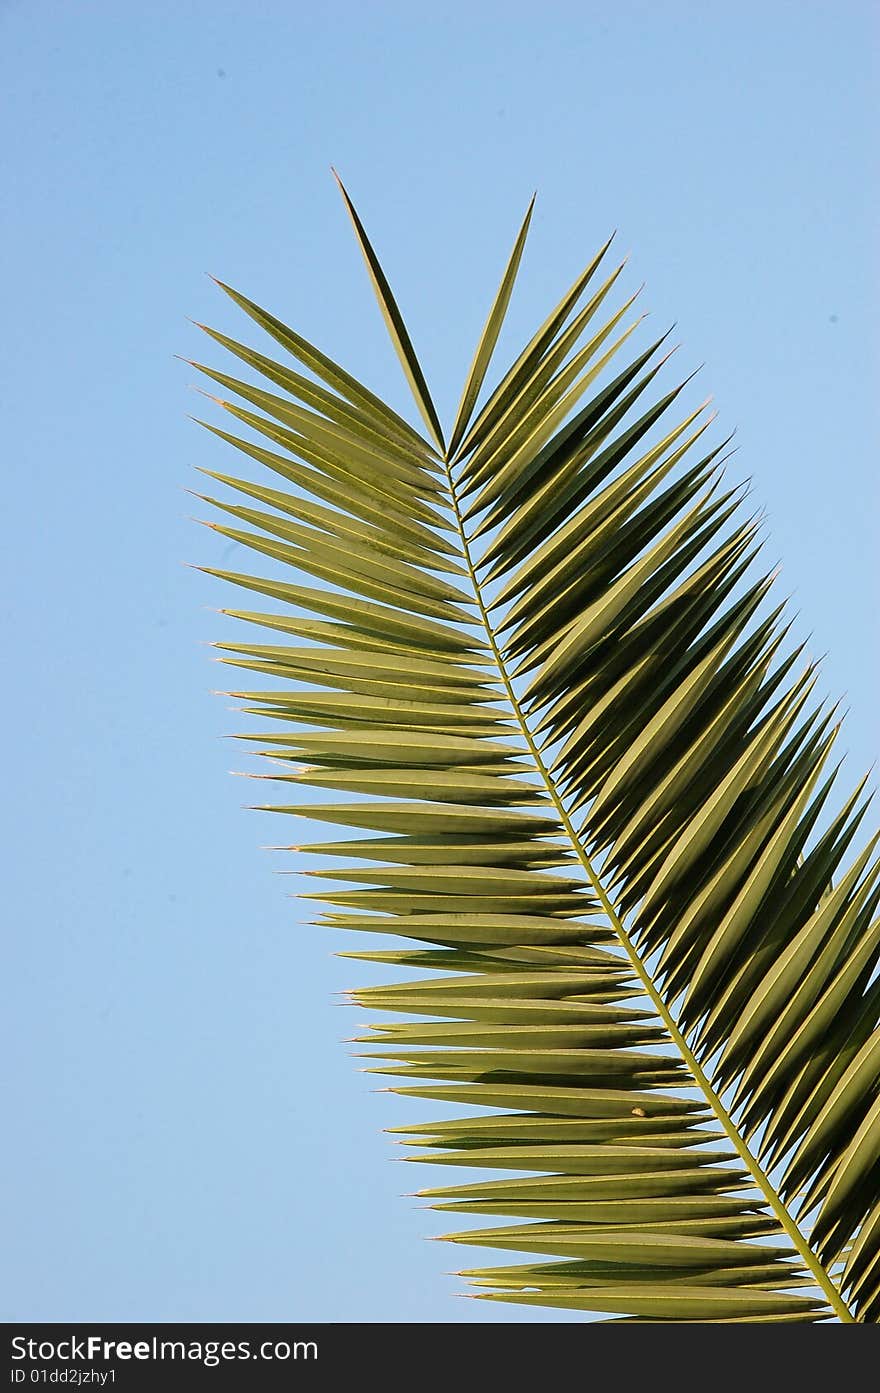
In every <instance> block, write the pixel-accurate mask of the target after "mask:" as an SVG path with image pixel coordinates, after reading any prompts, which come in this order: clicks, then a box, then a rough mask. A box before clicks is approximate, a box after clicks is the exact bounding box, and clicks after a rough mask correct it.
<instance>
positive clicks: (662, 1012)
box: [444, 457, 855, 1323]
mask: <svg viewBox="0 0 880 1393" xmlns="http://www.w3.org/2000/svg"><path fill="white" fill-rule="evenodd" d="M444 465H445V468H446V477H447V480H448V484H449V497H450V502H451V505H452V510H453V513H454V516H455V524H456V528H457V530H458V534H459V538H460V541H461V546H462V552H463V556H464V561H465V565H466V566H467V570H468V575H469V576H470V581H471V585H472V588H473V592H474V600H475V603H476V606H477V608H478V610H479V612H480V618H481V621H482V624H483V628H484V629H485V632H486V638H487V639H488V641H489V645H490V647H491V649H492V654H493V657H494V659H495V665H496V667H497V668H498V673H499V676H500V678H501V681H502V683H503V684H504V689H505V691H506V694H507V699H508V701H509V702H510V705H511V707H512V709H513V713H514V715H515V717H516V719H517V722H518V723H519V726H520V730H521V733H522V736H523V739H524V740H525V742H526V744H527V746H528V748H529V752H530V753H531V756H532V758H533V760H534V761H535V765H536V767H537V769H538V772H539V773H540V775H541V778H542V779H543V780H544V784H545V786H546V789H547V793H548V796H549V797H550V799H551V801H552V802H553V805H554V807H555V808H556V811H557V813H558V815H559V819H560V821H561V822H562V825H563V826H564V828H565V830H566V832H567V833H568V836H569V838H570V839H571V843H572V846H573V847H574V850H575V854H576V855H577V857H578V860H579V861H580V863H581V866H582V868H583V871H584V874H585V875H586V877H587V879H588V880H589V882H590V885H591V886H592V887H593V890H594V892H595V894H596V897H597V899H598V900H599V902H600V904H601V905H602V908H603V910H604V911H605V913H606V915H607V916H608V920H609V922H610V924H611V926H612V927H613V928H614V930H615V932H616V933H617V935H618V937H619V939H620V942H621V944H622V946H623V948H624V950H625V952H626V955H627V957H628V958H629V960H630V963H631V964H632V968H633V971H634V972H635V973H636V975H637V977H638V978H639V981H640V982H641V984H642V986H643V988H644V990H645V995H646V996H647V997H648V998H649V1000H650V1001H651V1003H652V1004H653V1006H654V1009H655V1011H656V1012H657V1014H658V1016H659V1017H660V1019H661V1020H662V1021H663V1024H664V1025H665V1027H666V1029H667V1031H668V1032H669V1036H670V1038H671V1040H672V1042H673V1044H674V1045H675V1046H676V1047H677V1049H678V1050H679V1052H680V1054H681V1056H682V1058H683V1059H684V1061H685V1063H686V1064H687V1066H688V1068H689V1069H690V1071H691V1074H692V1075H693V1077H694V1080H695V1081H696V1083H697V1084H698V1086H699V1087H700V1089H701V1090H702V1092H703V1093H704V1094H705V1097H706V1099H707V1101H708V1102H709V1104H710V1106H711V1108H712V1110H713V1112H714V1113H715V1115H716V1117H717V1118H718V1121H719V1123H720V1124H721V1126H722V1127H723V1129H724V1132H725V1134H726V1135H727V1138H728V1140H729V1141H730V1144H731V1146H732V1147H733V1148H734V1150H735V1151H736V1153H737V1155H738V1156H739V1157H740V1159H741V1161H742V1162H743V1164H744V1165H745V1166H746V1167H747V1169H748V1170H749V1172H750V1174H751V1176H752V1177H753V1179H754V1182H755V1185H756V1186H757V1188H758V1189H760V1190H761V1191H762V1192H763V1194H764V1197H765V1199H766V1201H767V1204H768V1205H769V1206H770V1208H771V1209H772V1211H773V1213H774V1214H775V1216H776V1218H777V1220H778V1221H779V1224H780V1226H781V1228H782V1229H783V1230H784V1231H785V1233H786V1234H787V1235H788V1237H789V1239H790V1241H791V1243H792V1245H793V1247H794V1248H795V1249H796V1251H797V1252H798V1253H799V1254H800V1256H801V1258H802V1259H803V1262H804V1265H805V1267H807V1268H808V1270H809V1271H810V1272H811V1274H812V1275H813V1277H814V1278H815V1280H816V1285H817V1286H818V1287H819V1288H820V1290H821V1291H822V1292H823V1294H824V1296H825V1297H826V1299H827V1301H828V1304H829V1306H831V1308H832V1310H833V1311H834V1313H835V1315H836V1316H837V1317H838V1319H839V1320H840V1321H842V1322H845V1323H850V1322H851V1323H855V1317H854V1316H853V1315H852V1313H851V1312H850V1310H849V1307H848V1306H847V1304H846V1302H845V1301H844V1299H843V1297H842V1296H841V1294H840V1292H839V1291H838V1289H837V1287H836V1286H835V1285H834V1283H833V1282H832V1280H831V1277H830V1275H829V1273H828V1272H826V1270H825V1268H824V1267H823V1266H822V1264H821V1262H820V1261H819V1259H818V1257H817V1256H816V1254H815V1253H814V1252H813V1249H812V1248H811V1247H810V1244H809V1242H808V1241H807V1239H806V1238H805V1236H804V1235H803V1233H802V1232H801V1230H800V1229H799V1227H798V1225H797V1223H796V1222H795V1220H794V1219H793V1217H792V1216H791V1214H790V1213H789V1211H788V1209H787V1208H786V1206H785V1204H784V1203H783V1201H782V1200H781V1199H780V1197H779V1195H778V1194H777V1192H776V1189H775V1187H774V1185H773V1183H772V1181H771V1180H770V1178H769V1176H768V1175H767V1172H766V1171H765V1170H764V1168H763V1167H762V1166H761V1165H760V1163H759V1162H758V1160H757V1159H756V1157H755V1156H754V1155H753V1154H752V1152H751V1150H750V1149H749V1147H748V1145H747V1143H746V1142H745V1141H744V1140H743V1138H742V1137H741V1136H740V1134H739V1130H738V1129H737V1127H736V1125H735V1123H734V1122H733V1121H732V1119H731V1117H730V1115H729V1114H728V1112H727V1109H726V1108H725V1106H724V1104H723V1102H722V1101H721V1098H720V1097H719V1095H718V1094H717V1093H716V1091H715V1089H714V1088H713V1087H712V1084H711V1083H710V1082H709V1079H708V1078H707V1076H706V1074H705V1073H704V1071H703V1069H702V1067H701V1065H700V1062H699V1060H698V1059H697V1057H696V1056H695V1054H694V1053H693V1051H692V1050H691V1049H690V1047H689V1045H688V1043H687V1040H686V1039H685V1037H684V1035H683V1034H682V1032H681V1030H680V1029H679V1027H678V1025H677V1023H676V1021H675V1019H674V1017H673V1016H672V1014H671V1012H670V1010H669V1009H668V1007H667V1005H666V1003H665V1002H664V1000H663V998H662V997H661V995H660V993H659V992H658V990H657V988H656V986H655V984H654V981H653V978H652V976H651V974H650V972H649V971H648V969H647V967H646V966H645V963H644V961H643V959H642V957H641V955H640V954H639V952H638V949H637V948H636V946H635V944H634V943H633V941H632V939H631V937H630V935H629V933H628V932H627V930H626V927H625V926H624V924H623V921H622V919H621V917H620V915H619V914H618V913H617V910H616V909H615V907H614V905H613V904H612V902H611V900H610V898H609V897H608V894H607V893H606V891H605V887H604V886H603V884H602V881H601V878H600V876H599V873H598V872H597V871H596V869H595V868H594V866H593V863H592V860H591V858H590V856H589V853H588V852H587V850H586V848H585V847H584V845H583V842H582V841H581V838H580V836H579V834H578V832H577V831H576V829H575V826H574V824H573V822H572V820H571V817H570V815H569V813H568V809H567V808H566V806H565V804H564V802H563V800H562V796H561V794H560V793H559V791H558V789H557V788H556V785H555V782H554V780H553V778H552V776H551V774H550V771H549V769H548V768H547V766H546V764H545V763H544V759H543V757H542V754H541V751H540V749H539V747H538V745H537V744H536V742H535V738H534V736H533V734H532V732H531V730H530V728H529V724H528V721H527V720H526V717H525V713H524V712H523V710H522V706H521V704H520V701H519V698H518V697H517V694H516V692H515V691H514V688H513V684H512V682H511V680H510V677H509V675H508V672H507V668H506V665H505V662H504V658H503V656H502V654H501V651H500V649H499V647H498V642H497V639H496V636H495V631H494V629H493V627H492V621H491V620H490V618H489V614H488V611H487V609H486V606H485V604H484V603H483V597H482V590H481V587H480V583H479V581H478V580H477V575H476V569H475V566H474V564H473V561H472V559H471V552H470V545H469V542H468V539H467V536H466V534H465V530H464V522H463V519H462V515H461V509H460V508H459V503H458V496H457V493H456V486H455V481H454V479H453V477H452V469H451V465H450V461H449V458H448V457H446V458H445V459H444Z"/></svg>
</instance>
